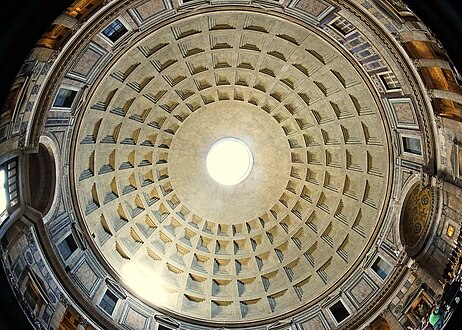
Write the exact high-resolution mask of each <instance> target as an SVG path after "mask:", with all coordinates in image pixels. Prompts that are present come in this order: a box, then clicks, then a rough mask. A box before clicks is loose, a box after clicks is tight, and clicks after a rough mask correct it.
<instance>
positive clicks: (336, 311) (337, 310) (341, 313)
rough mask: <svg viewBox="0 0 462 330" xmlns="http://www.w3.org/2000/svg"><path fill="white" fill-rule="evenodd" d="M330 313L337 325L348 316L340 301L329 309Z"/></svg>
mask: <svg viewBox="0 0 462 330" xmlns="http://www.w3.org/2000/svg"><path fill="white" fill-rule="evenodd" d="M329 310H330V312H331V313H332V315H333V316H334V318H335V321H337V323H340V322H342V321H343V320H345V319H346V318H347V317H348V316H350V312H349V311H348V309H346V307H345V305H344V304H343V303H342V301H341V300H339V301H337V302H336V303H335V304H333V305H332V306H330V307H329Z"/></svg>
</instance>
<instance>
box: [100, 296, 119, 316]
mask: <svg viewBox="0 0 462 330" xmlns="http://www.w3.org/2000/svg"><path fill="white" fill-rule="evenodd" d="M118 300H119V299H117V297H116V296H115V294H113V293H112V292H111V291H109V290H106V293H105V294H104V296H103V299H101V301H100V303H99V307H101V308H102V309H103V310H104V311H105V312H106V313H108V314H109V315H112V313H113V312H114V309H115V306H116V304H117V301H118Z"/></svg>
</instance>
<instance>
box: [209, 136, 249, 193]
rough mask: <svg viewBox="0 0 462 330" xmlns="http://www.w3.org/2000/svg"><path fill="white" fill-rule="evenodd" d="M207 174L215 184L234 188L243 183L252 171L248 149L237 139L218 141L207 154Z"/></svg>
mask: <svg viewBox="0 0 462 330" xmlns="http://www.w3.org/2000/svg"><path fill="white" fill-rule="evenodd" d="M206 163H207V172H208V173H209V175H210V176H211V177H212V179H213V180H215V181H216V182H218V183H220V184H222V185H225V186H234V185H236V184H238V183H241V182H242V181H244V180H245V179H246V178H247V177H248V176H249V174H250V171H251V170H252V164H253V157H252V153H251V152H250V149H249V147H248V146H247V145H246V144H245V143H244V142H242V141H241V140H239V139H235V138H225V139H221V140H218V141H217V142H215V144H214V145H213V146H212V147H211V148H210V150H209V152H208V154H207V160H206Z"/></svg>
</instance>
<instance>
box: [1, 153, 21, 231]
mask: <svg viewBox="0 0 462 330" xmlns="http://www.w3.org/2000/svg"><path fill="white" fill-rule="evenodd" d="M17 167H18V163H17V160H16V159H14V160H11V161H9V162H8V163H5V164H3V165H1V166H0V224H1V223H2V222H3V221H5V219H6V218H8V216H9V215H10V214H11V212H12V211H13V210H14V209H15V208H16V207H17V206H18V205H19V191H18V182H17Z"/></svg>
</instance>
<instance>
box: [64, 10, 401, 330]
mask: <svg viewBox="0 0 462 330" xmlns="http://www.w3.org/2000/svg"><path fill="white" fill-rule="evenodd" d="M355 63H356V62H355V60H353V59H352V58H351V57H350V55H347V54H346V52H344V51H342V50H340V49H339V48H337V46H335V45H334V44H333V43H331V42H329V38H326V37H325V36H323V35H322V34H321V33H320V32H319V31H317V32H314V30H310V29H309V28H308V27H302V26H300V25H298V24H296V23H294V22H290V21H288V20H285V19H281V18H277V17H272V16H270V15H268V14H262V13H257V12H254V13H252V12H245V13H243V12H237V11H228V12H223V11H222V12H210V13H207V14H201V15H196V16H194V17H190V18H183V19H181V20H177V21H175V22H172V23H170V24H168V25H165V26H163V27H161V28H158V29H156V30H154V31H147V32H146V33H144V36H143V38H140V39H139V41H138V42H137V43H135V44H134V45H133V46H132V47H130V48H127V49H126V50H124V51H123V52H121V53H119V55H118V56H117V57H116V58H115V59H114V60H113V61H112V62H111V63H110V64H109V65H108V66H107V70H106V71H105V73H104V74H103V75H102V76H101V77H100V78H99V79H98V80H97V83H96V85H95V86H94V87H92V90H91V94H89V96H88V99H87V102H86V104H87V106H86V108H84V109H83V111H82V115H81V121H80V126H79V129H78V132H77V133H76V139H75V141H76V142H75V144H74V154H73V162H72V170H73V176H74V189H75V194H76V198H77V201H78V205H79V208H80V213H81V214H82V217H83V219H84V223H85V225H86V229H87V230H88V233H89V234H90V235H91V237H93V239H94V244H95V245H96V246H97V248H98V249H99V251H100V252H101V254H102V256H103V257H104V259H105V261H106V262H107V265H108V266H109V267H110V268H112V270H113V271H114V272H115V273H116V274H117V275H118V276H119V277H120V278H121V279H122V282H123V283H124V284H125V286H126V287H127V288H130V289H131V290H133V291H134V292H135V293H136V294H137V295H139V296H141V297H142V298H143V299H144V300H145V301H146V302H148V303H149V304H152V305H154V306H159V307H162V308H164V309H165V310H167V311H168V310H170V311H174V312H175V313H176V314H180V315H184V316H185V317H188V318H192V319H201V320H213V321H218V322H220V321H223V322H224V321H226V322H228V323H229V322H231V323H232V322H241V321H257V320H262V319H268V317H273V316H274V317H277V316H280V315H282V314H283V313H287V312H290V311H295V310H297V309H300V308H302V307H303V306H306V305H309V304H312V303H314V302H316V301H319V299H321V298H322V297H324V296H325V294H326V293H328V292H329V290H331V289H332V288H334V287H337V286H338V284H339V283H341V282H342V280H343V279H344V278H345V276H347V275H348V274H349V272H351V270H352V269H353V268H354V267H355V266H357V265H358V263H359V262H361V260H362V259H363V258H364V254H365V253H366V251H367V249H368V247H369V246H370V244H371V242H372V239H373V237H374V236H375V234H376V233H377V231H378V230H379V228H380V224H381V218H382V209H383V206H384V205H385V204H386V203H388V197H389V196H388V194H389V190H390V184H389V172H390V171H391V166H392V163H391V162H390V161H389V159H390V157H391V156H390V151H389V148H390V146H389V142H388V140H389V139H388V133H387V131H386V129H385V126H386V125H384V122H383V120H384V119H383V118H382V110H381V105H380V104H379V103H378V102H377V99H376V95H375V91H374V89H373V88H372V87H371V85H370V81H369V80H368V78H365V76H364V75H363V73H362V71H361V69H359V68H358V66H357V64H355ZM222 138H235V139H239V140H241V141H242V142H244V143H245V144H246V145H247V146H248V147H249V149H250V151H251V153H252V156H253V166H252V168H251V171H250V174H249V176H248V177H247V178H246V179H245V180H244V181H243V182H241V183H238V184H236V185H232V186H226V185H221V184H219V183H217V182H216V181H214V180H213V179H212V178H211V177H210V175H209V174H208V172H207V167H206V157H207V153H208V151H209V149H210V148H211V146H212V145H214V143H216V142H217V141H218V140H220V139H222Z"/></svg>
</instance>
